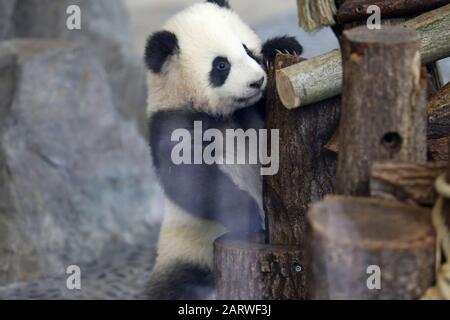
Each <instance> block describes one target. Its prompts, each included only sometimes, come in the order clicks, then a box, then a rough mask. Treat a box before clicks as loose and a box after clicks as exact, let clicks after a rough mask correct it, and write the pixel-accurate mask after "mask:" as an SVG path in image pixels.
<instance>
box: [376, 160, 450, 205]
mask: <svg viewBox="0 0 450 320" xmlns="http://www.w3.org/2000/svg"><path fill="white" fill-rule="evenodd" d="M446 169H447V163H446V162H426V163H405V162H375V163H374V165H373V167H372V174H371V179H370V194H371V195H372V196H374V197H382V198H386V199H397V200H399V201H403V202H407V203H410V204H418V205H424V206H430V207H431V206H432V205H433V204H434V203H435V202H436V200H437V193H436V190H435V188H434V182H435V180H436V178H437V177H439V176H440V175H441V174H443V173H444V172H446Z"/></svg>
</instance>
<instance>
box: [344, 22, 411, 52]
mask: <svg viewBox="0 0 450 320" xmlns="http://www.w3.org/2000/svg"><path fill="white" fill-rule="evenodd" d="M344 35H345V36H346V38H347V39H349V40H350V41H352V42H354V43H364V44H370V43H377V44H383V45H390V44H394V45H396V44H402V43H413V44H415V45H417V47H419V46H418V40H419V35H418V33H417V32H416V31H414V30H410V29H408V28H405V27H402V26H391V27H389V28H382V29H374V30H369V29H367V27H366V26H361V27H357V28H354V29H351V30H347V31H344Z"/></svg>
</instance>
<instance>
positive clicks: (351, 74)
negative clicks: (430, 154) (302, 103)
mask: <svg viewBox="0 0 450 320" xmlns="http://www.w3.org/2000/svg"><path fill="white" fill-rule="evenodd" d="M419 48H420V42H419V36H418V34H417V32H415V31H412V30H408V29H405V28H402V27H384V28H383V29H382V30H368V29H367V28H365V27H358V28H355V29H352V30H349V31H345V32H344V34H343V41H342V55H343V68H344V80H343V81H344V86H343V98H342V116H341V125H340V131H339V139H338V144H339V148H340V149H339V152H340V154H339V159H338V174H337V181H338V182H337V188H338V193H341V194H346V195H360V196H364V195H369V181H370V169H371V166H372V162H373V161H375V160H396V161H406V162H425V161H426V160H427V143H426V128H427V113H426V112H427V111H426V110H427V109H426V80H425V79H424V78H423V77H421V63H420V53H419Z"/></svg>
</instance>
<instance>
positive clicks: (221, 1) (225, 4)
mask: <svg viewBox="0 0 450 320" xmlns="http://www.w3.org/2000/svg"><path fill="white" fill-rule="evenodd" d="M206 2H209V3H215V4H217V5H218V6H219V7H222V8H227V9H230V8H231V7H230V4H229V3H228V1H227V0H206Z"/></svg>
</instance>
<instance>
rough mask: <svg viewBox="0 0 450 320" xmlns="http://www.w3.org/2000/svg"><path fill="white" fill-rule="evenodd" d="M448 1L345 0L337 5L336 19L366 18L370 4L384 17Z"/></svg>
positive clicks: (428, 8)
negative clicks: (378, 9) (376, 7)
mask: <svg viewBox="0 0 450 320" xmlns="http://www.w3.org/2000/svg"><path fill="white" fill-rule="evenodd" d="M449 3H450V0H425V1H424V0H402V1H397V0H347V1H345V2H344V3H343V4H342V5H341V6H340V7H339V10H338V13H337V21H338V23H349V22H352V21H361V20H367V18H368V17H369V16H370V14H369V13H367V9H368V8H369V6H371V5H376V6H378V7H379V8H380V11H381V16H382V17H383V19H384V18H395V17H402V16H409V15H415V14H419V13H423V12H426V11H430V10H434V9H437V8H439V7H442V6H445V5H446V4H449Z"/></svg>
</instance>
